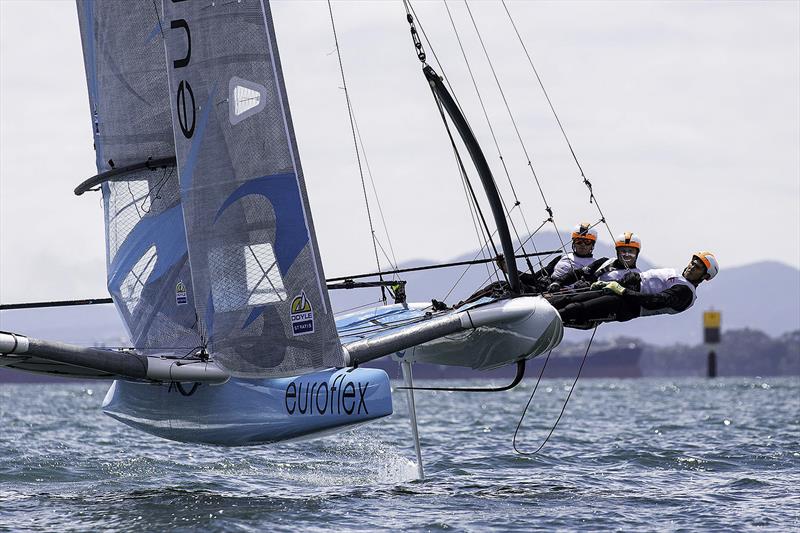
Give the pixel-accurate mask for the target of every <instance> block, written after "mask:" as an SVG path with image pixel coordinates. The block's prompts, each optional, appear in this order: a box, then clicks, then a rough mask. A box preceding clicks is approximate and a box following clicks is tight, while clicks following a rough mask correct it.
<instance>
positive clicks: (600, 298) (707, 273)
mask: <svg viewBox="0 0 800 533" xmlns="http://www.w3.org/2000/svg"><path fill="white" fill-rule="evenodd" d="M718 272H719V264H718V263H717V259H716V258H715V257H714V254H712V253H711V252H697V253H696V254H694V255H693V256H692V259H691V261H690V262H689V264H688V265H687V266H686V268H684V269H683V272H682V273H681V274H679V273H678V271H677V270H675V269H672V268H657V269H651V270H646V271H644V272H642V273H641V289H640V290H638V291H637V290H633V289H629V288H625V287H623V286H622V285H621V284H620V283H619V282H617V281H598V282H596V283H594V284H593V285H592V289H602V291H603V292H601V293H597V292H596V291H595V290H593V291H591V292H588V293H583V294H565V295H554V296H551V297H550V298H548V300H549V301H550V303H551V304H552V305H553V307H555V308H556V310H557V311H558V312H559V314H560V315H561V319H562V320H563V321H564V325H567V326H574V327H591V326H592V325H593V324H595V323H599V322H607V321H614V320H615V321H617V322H625V321H628V320H630V319H632V318H637V317H640V316H650V315H660V314H676V313H680V312H683V311H685V310H686V309H689V308H690V307H691V306H692V305H693V304H694V301H695V300H696V299H697V294H696V289H697V286H698V285H700V283H702V282H703V281H707V280H711V279H713V278H714V276H716V275H717V273H718Z"/></svg>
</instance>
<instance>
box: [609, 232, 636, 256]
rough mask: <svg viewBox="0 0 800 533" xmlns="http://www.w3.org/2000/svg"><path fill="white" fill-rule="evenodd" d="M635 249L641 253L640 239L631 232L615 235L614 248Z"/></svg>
mask: <svg viewBox="0 0 800 533" xmlns="http://www.w3.org/2000/svg"><path fill="white" fill-rule="evenodd" d="M625 247H627V248H636V249H637V250H639V251H641V249H642V239H640V238H639V236H638V235H636V234H635V233H633V232H630V231H626V232H625V233H620V234H619V235H617V238H616V240H615V241H614V248H625Z"/></svg>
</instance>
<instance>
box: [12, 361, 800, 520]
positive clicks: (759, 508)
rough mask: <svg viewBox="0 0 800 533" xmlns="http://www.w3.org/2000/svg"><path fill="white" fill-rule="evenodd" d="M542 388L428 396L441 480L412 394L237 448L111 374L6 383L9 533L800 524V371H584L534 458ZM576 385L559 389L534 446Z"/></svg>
mask: <svg viewBox="0 0 800 533" xmlns="http://www.w3.org/2000/svg"><path fill="white" fill-rule="evenodd" d="M430 383H431V382H426V384H430ZM439 383H440V384H446V385H455V384H456V383H453V382H439ZM534 383H535V379H528V380H526V381H525V382H523V384H522V385H520V386H519V387H517V388H516V389H514V390H512V391H509V392H505V393H495V394H467V393H455V392H417V393H416V395H417V416H418V419H419V427H420V435H421V439H422V455H423V461H424V466H425V473H426V478H425V480H424V481H418V480H416V472H417V469H416V465H415V462H414V461H415V456H414V451H413V446H412V444H413V443H412V438H411V431H410V428H409V420H408V409H407V405H406V402H405V393H404V392H403V391H396V392H395V413H394V415H392V416H391V417H389V418H386V419H383V420H380V421H378V422H375V423H373V424H371V425H369V426H366V427H362V428H359V429H356V430H354V431H351V432H347V433H343V434H339V435H336V436H332V437H326V438H323V439H318V440H313V441H305V442H297V443H290V444H279V445H272V446H259V447H252V448H232V449H231V448H217V447H209V446H197V445H188V444H180V443H174V442H169V441H165V440H162V439H159V438H156V437H153V436H150V435H147V434H144V433H141V432H138V431H136V430H133V429H131V428H128V427H126V426H124V425H121V424H119V423H117V422H115V421H114V420H112V419H110V418H108V417H106V416H104V415H103V414H102V413H101V411H100V405H101V402H102V399H103V395H104V394H105V390H106V388H107V387H108V384H107V383H104V382H96V383H82V384H38V385H0V530H8V531H24V530H37V531H39V530H43V529H46V530H130V531H159V530H164V529H177V530H196V529H202V530H210V531H268V530H278V531H326V532H327V531H335V530H375V529H384V530H400V529H413V530H448V531H451V530H452V531H531V530H553V529H558V530H578V529H581V530H586V529H589V530H599V529H617V530H631V529H645V530H685V529H694V530H719V531H721V530H730V529H735V530H748V529H758V530H760V531H761V530H775V531H790V530H795V531H797V530H798V528H800V517H799V515H800V488H798V485H799V484H800V379H798V378H796V377H794V378H725V379H715V380H707V379H677V380H675V379H632V380H599V379H598V380H591V379H584V380H581V381H579V382H578V384H577V387H576V389H575V392H574V393H573V396H572V399H571V401H570V402H569V404H568V406H567V408H566V412H565V414H564V417H563V418H562V420H561V422H560V424H559V426H558V428H557V429H556V431H555V433H554V434H553V436H552V437H551V439H550V441H549V442H548V443H547V445H546V446H545V447H544V448H543V449H542V451H541V452H540V453H538V454H536V455H532V456H526V455H520V454H517V453H515V452H514V450H513V448H512V443H511V440H512V435H513V433H514V429H515V427H516V426H517V423H518V421H519V418H520V415H521V412H522V410H523V408H524V406H525V403H526V402H527V401H528V398H529V397H530V394H531V391H532V389H533V384H534ZM571 383H572V382H571V381H570V380H543V381H542V383H541V384H540V386H539V390H538V391H537V393H536V396H535V397H534V399H533V401H532V402H531V406H530V409H529V411H528V413H527V416H526V418H525V420H524V422H523V424H522V427H521V429H520V432H519V435H518V438H517V447H518V448H519V449H520V450H521V451H532V450H534V449H535V448H537V447H538V445H539V444H540V443H541V441H542V439H543V438H544V437H545V436H546V434H547V432H548V431H549V429H550V428H551V427H552V425H553V423H554V421H555V419H556V418H557V416H558V413H559V412H560V411H561V407H562V405H563V402H564V399H565V397H566V395H567V392H568V391H569V388H570V386H571ZM470 384H471V385H475V382H470Z"/></svg>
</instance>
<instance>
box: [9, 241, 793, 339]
mask: <svg viewBox="0 0 800 533" xmlns="http://www.w3.org/2000/svg"><path fill="white" fill-rule="evenodd" d="M562 238H564V242H569V237H568V236H563V237H562ZM536 246H537V248H538V249H539V250H553V249H557V248H558V247H559V246H560V243H559V240H558V238H557V236H556V234H555V233H552V232H550V233H545V232H542V233H541V234H537V236H536ZM531 251H532V248H531V249H529V250H528V252H531ZM476 255H477V254H476V253H474V254H471V255H464V256H461V257H457V258H455V259H453V260H452V261H453V262H455V261H465V260H471V259H474V258H475V256H476ZM531 261H532V262H533V263H534V265H536V258H531ZM639 262H640V267H642V268H651V267H652V265H651V264H650V263H649V262H647V261H646V259H645V258H642V259H640V261H639ZM425 264H430V262H429V261H424V260H420V261H413V262H410V263H407V264H403V265H400V268H406V267H410V266H417V265H425ZM519 265H520V267H522V266H523V265H524V261H522V260H520V261H519ZM675 266H680V265H675ZM462 274H463V277H462ZM459 278H460V281H458V283H457V284H456V281H457V280H459ZM401 279H404V280H406V281H407V282H408V285H407V292H408V299H409V301H430V299H431V298H436V299H438V300H444V301H446V302H447V303H449V304H453V303H455V302H457V301H459V300H461V299H464V298H466V297H467V296H468V295H469V294H471V293H472V292H473V291H475V290H476V289H477V288H479V287H481V286H483V285H485V284H486V283H487V282H488V281H489V280H490V273H488V272H487V269H486V267H485V266H483V265H474V266H472V267H471V268H469V269H466V267H454V268H446V269H437V270H426V271H422V272H410V273H407V274H403V275H401ZM454 285H455V286H454ZM451 289H452V290H451ZM98 296H101V295H96V294H87V295H85V297H87V298H88V297H98ZM379 298H380V290H379V289H354V290H335V291H331V300H332V303H333V306H334V309H336V310H337V311H343V310H346V309H349V308H353V307H355V306H358V305H363V304H366V303H369V302H375V301H376V300H378V299H379ZM4 303H5V302H4ZM711 308H713V309H716V310H718V311H721V312H722V327H723V335H724V331H725V330H726V329H741V328H751V329H757V330H761V331H763V332H765V333H767V334H768V335H770V336H773V337H777V336H780V335H781V334H783V333H786V332H789V331H794V330H797V329H800V270H798V269H796V268H793V267H791V266H788V265H784V264H782V263H778V262H773V261H764V262H760V263H754V264H750V265H745V266H741V267H733V268H723V269H722V271H721V272H720V274H719V275H718V276H717V277H716V278H715V279H714V280H713V281H712V282H710V283H703V284H702V285H701V286H700V287H699V288H698V300H697V303H696V304H695V305H694V307H692V308H691V309H689V310H688V311H686V312H684V313H681V314H679V315H669V316H657V317H646V318H639V319H636V320H632V321H630V322H626V323H621V324H605V325H603V326H601V327H600V328H599V329H598V331H597V337H598V339H610V338H613V337H617V336H627V337H636V338H638V339H641V340H642V341H644V342H646V343H648V344H652V345H660V346H664V345H670V344H674V343H682V344H691V345H694V344H698V343H700V342H701V341H702V313H703V311H704V310H708V309H711ZM0 329H2V330H4V331H12V332H17V333H22V334H25V335H29V336H31V337H38V338H44V339H50V340H59V341H62V342H72V343H77V344H94V343H103V344H106V345H110V346H114V345H126V344H127V343H128V340H127V333H126V332H125V329H124V327H123V326H122V324H121V322H120V320H119V318H118V317H117V313H116V311H115V310H114V307H113V306H112V305H98V306H84V307H72V308H50V309H36V310H19V311H3V312H2V313H0ZM585 336H586V334H585V332H575V331H572V330H568V333H567V335H566V336H565V341H570V340H580V339H583V338H584V337H585Z"/></svg>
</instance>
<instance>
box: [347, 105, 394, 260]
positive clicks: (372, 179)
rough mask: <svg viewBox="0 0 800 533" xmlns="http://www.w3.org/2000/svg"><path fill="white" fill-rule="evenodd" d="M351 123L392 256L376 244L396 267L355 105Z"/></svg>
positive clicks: (387, 227)
mask: <svg viewBox="0 0 800 533" xmlns="http://www.w3.org/2000/svg"><path fill="white" fill-rule="evenodd" d="M353 125H354V126H355V130H356V136H357V137H358V144H359V145H360V146H361V153H362V155H363V156H364V166H365V167H366V168H367V176H369V181H370V184H371V185H372V194H373V195H374V196H375V202H376V203H377V204H378V214H379V215H380V216H381V223H382V224H383V232H384V233H385V234H386V241H387V243H388V245H389V251H390V252H391V254H392V257H391V258H389V256H388V255H387V254H386V251H385V250H384V249H383V246H381V243H380V240H378V246H380V248H381V251H382V252H383V255H384V256H385V257H386V261H387V262H388V263H389V264H390V265H391V266H392V268H394V269H397V256H395V253H394V245H393V244H392V237H391V235H389V226H388V225H387V224H386V217H385V216H384V214H383V206H382V205H381V197H380V195H378V189H377V187H375V179H374V178H373V175H372V169H371V168H370V165H369V159H367V151H366V150H365V149H364V140H363V139H362V138H361V130H360V129H359V127H358V120H356V110H355V106H354V107H353Z"/></svg>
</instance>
